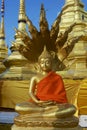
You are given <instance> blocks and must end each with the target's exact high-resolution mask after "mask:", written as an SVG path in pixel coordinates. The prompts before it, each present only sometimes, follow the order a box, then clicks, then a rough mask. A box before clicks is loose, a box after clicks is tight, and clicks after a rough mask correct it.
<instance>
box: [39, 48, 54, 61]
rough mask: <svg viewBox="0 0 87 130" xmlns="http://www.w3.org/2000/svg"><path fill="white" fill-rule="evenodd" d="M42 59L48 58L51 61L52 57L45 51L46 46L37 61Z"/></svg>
mask: <svg viewBox="0 0 87 130" xmlns="http://www.w3.org/2000/svg"><path fill="white" fill-rule="evenodd" d="M42 58H50V59H52V55H51V53H50V52H48V51H47V48H46V46H44V49H43V51H42V53H41V55H40V56H39V58H38V60H39V61H40V60H41V59H42Z"/></svg>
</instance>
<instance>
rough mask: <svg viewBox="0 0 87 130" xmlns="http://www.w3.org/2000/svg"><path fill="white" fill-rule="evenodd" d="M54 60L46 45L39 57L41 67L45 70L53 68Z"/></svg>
mask: <svg viewBox="0 0 87 130" xmlns="http://www.w3.org/2000/svg"><path fill="white" fill-rule="evenodd" d="M52 60H53V57H52V55H51V54H50V52H48V51H47V50H46V46H45V47H44V50H43V52H42V53H41V55H40V56H39V58H38V63H39V65H40V69H41V70H42V71H45V72H48V71H50V70H52Z"/></svg>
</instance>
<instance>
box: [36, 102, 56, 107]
mask: <svg viewBox="0 0 87 130" xmlns="http://www.w3.org/2000/svg"><path fill="white" fill-rule="evenodd" d="M51 104H54V103H53V101H39V102H38V105H39V106H47V105H51Z"/></svg>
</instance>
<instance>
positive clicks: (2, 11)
mask: <svg viewBox="0 0 87 130" xmlns="http://www.w3.org/2000/svg"><path fill="white" fill-rule="evenodd" d="M1 14H2V17H4V0H2V4H1Z"/></svg>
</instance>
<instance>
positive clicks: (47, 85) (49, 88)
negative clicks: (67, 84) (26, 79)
mask: <svg viewBox="0 0 87 130" xmlns="http://www.w3.org/2000/svg"><path fill="white" fill-rule="evenodd" d="M36 96H37V98H38V99H39V100H42V101H47V100H51V101H56V102H57V103H67V102H68V101H67V96H66V91H65V88H64V83H63V80H62V78H61V76H60V75H58V74H56V73H55V72H53V71H51V72H49V73H48V75H47V76H46V77H45V78H43V79H42V80H41V81H40V82H39V83H38V84H37V93H36Z"/></svg>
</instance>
